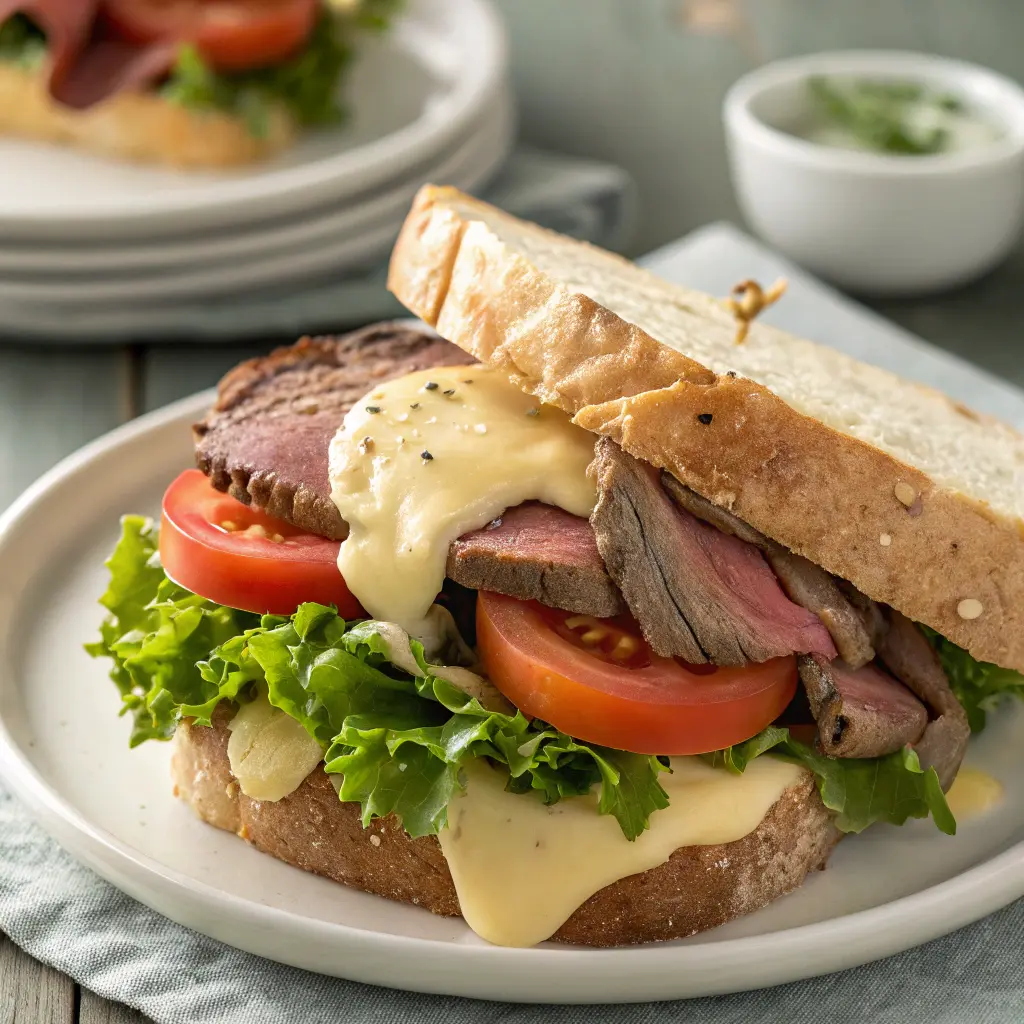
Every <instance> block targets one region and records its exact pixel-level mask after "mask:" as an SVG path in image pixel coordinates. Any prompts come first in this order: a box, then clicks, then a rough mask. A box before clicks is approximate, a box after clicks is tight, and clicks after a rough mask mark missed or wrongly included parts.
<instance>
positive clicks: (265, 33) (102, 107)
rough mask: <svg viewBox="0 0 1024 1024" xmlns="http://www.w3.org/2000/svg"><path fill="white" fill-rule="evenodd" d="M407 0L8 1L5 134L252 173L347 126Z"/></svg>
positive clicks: (2, 14)
mask: <svg viewBox="0 0 1024 1024" xmlns="http://www.w3.org/2000/svg"><path fill="white" fill-rule="evenodd" d="M396 7H397V0H216V2H214V3H203V2H199V0H188V2H177V3H165V2H160V0H0V134H6V135H16V136H21V137H24V138H30V139H41V140H44V141H49V142H60V143H67V144H71V145H74V146H78V147H82V148H84V149H88V150H92V151H94V152H97V153H101V154H104V155H106V156H113V157H117V158H122V159H126V160H134V161H140V162H145V163H157V164H166V165H170V166H173V167H179V168H193V169H199V168H221V167H232V166H239V165H243V164H248V163H251V162H253V161H255V160H258V159H261V158H263V157H267V156H270V155H271V154H274V153H277V152H279V151H281V150H282V149H284V148H286V147H287V146H288V145H289V144H291V143H292V142H293V141H294V140H295V138H296V136H297V135H298V134H299V133H300V132H301V131H303V130H305V129H309V128H312V127H317V126H321V125H325V124H330V123H334V122H337V121H338V120H340V119H341V118H342V116H343V108H342V107H341V106H340V105H339V100H338V90H339V87H340V83H341V81H342V78H343V77H344V75H345V73H346V72H347V70H348V69H349V67H350V66H351V64H352V62H353V59H354V57H355V51H356V46H357V45H358V42H359V38H360V36H361V35H363V34H365V32H366V31H374V30H380V29H382V28H384V27H385V26H386V25H387V23H388V20H389V19H390V17H391V16H392V14H393V12H394V10H395V8H396Z"/></svg>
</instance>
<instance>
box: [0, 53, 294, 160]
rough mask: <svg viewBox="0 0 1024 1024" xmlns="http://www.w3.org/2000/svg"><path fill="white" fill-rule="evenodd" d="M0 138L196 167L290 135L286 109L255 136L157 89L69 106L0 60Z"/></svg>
mask: <svg viewBox="0 0 1024 1024" xmlns="http://www.w3.org/2000/svg"><path fill="white" fill-rule="evenodd" d="M0 135H18V136H22V137H24V138H28V139H39V140H41V141H46V142H58V143H64V144H68V145H74V146H77V147H80V148H82V149H87V150H91V151H92V152H94V153H101V154H103V155H105V156H112V157H117V158H118V159H122V160H133V161H138V162H140V163H159V164H166V165H168V166H171V167H180V168H183V169H192V170H199V169H202V168H210V169H213V168H222V167H235V166H239V165H242V164H249V163H252V162H254V161H256V160H260V159H262V158H264V157H266V156H270V155H271V154H273V153H276V152H278V151H279V150H281V149H283V148H284V147H285V146H287V145H288V144H289V143H290V142H291V141H292V139H293V138H294V136H295V126H294V124H293V123H292V119H291V118H290V117H289V115H288V114H287V112H286V111H284V110H283V109H281V110H277V111H275V112H274V113H273V115H272V116H271V118H270V124H269V126H268V130H267V133H266V135H265V136H263V137H260V138H257V137H256V136H254V135H253V134H252V132H251V131H250V130H249V129H248V127H247V126H246V125H245V123H244V122H243V121H241V120H239V119H238V118H234V117H229V116H228V115H227V114H222V113H218V112H216V111H196V110H186V109H185V108H184V107H181V106H179V105H178V104H175V103H170V102H169V101H167V100H165V99H163V98H161V97H160V96H159V95H158V94H157V93H155V92H123V93H120V94H118V95H117V96H114V97H112V98H111V99H109V100H106V101H104V102H103V103H100V104H98V105H97V106H95V107H92V108H90V109H88V110H70V109H68V108H66V107H62V106H61V105H60V104H58V103H55V102H54V101H53V100H52V99H51V98H50V96H49V94H48V93H47V91H46V82H45V76H44V75H43V73H42V72H41V71H39V70H35V71H32V70H27V69H25V68H20V67H18V66H17V65H16V64H13V63H5V62H0Z"/></svg>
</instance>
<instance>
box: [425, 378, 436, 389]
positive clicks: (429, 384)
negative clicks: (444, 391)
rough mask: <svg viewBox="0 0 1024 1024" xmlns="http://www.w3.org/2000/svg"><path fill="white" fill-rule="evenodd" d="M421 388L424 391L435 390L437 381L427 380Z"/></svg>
mask: <svg viewBox="0 0 1024 1024" xmlns="http://www.w3.org/2000/svg"><path fill="white" fill-rule="evenodd" d="M423 390H424V391H436V390H437V382H436V381H433V380H428V381H427V383H426V384H424V385H423Z"/></svg>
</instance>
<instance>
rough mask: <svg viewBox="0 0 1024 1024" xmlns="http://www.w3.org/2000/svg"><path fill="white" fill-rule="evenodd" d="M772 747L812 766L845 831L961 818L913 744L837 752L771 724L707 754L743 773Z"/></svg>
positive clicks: (946, 825)
mask: <svg viewBox="0 0 1024 1024" xmlns="http://www.w3.org/2000/svg"><path fill="white" fill-rule="evenodd" d="M769 751H771V752H772V753H773V754H774V755H775V756H776V757H782V758H785V759H786V760H787V761H792V762H794V763H796V764H800V765H803V767H805V768H808V769H809V770H810V771H811V773H812V774H813V775H814V777H815V778H816V779H817V783H818V792H819V793H820V794H821V800H822V803H824V805H825V806H826V807H827V808H828V809H829V810H831V811H835V812H836V827H837V828H838V829H839V830H840V831H841V832H862V831H863V830H864V829H866V828H867V827H868V825H872V824H874V823H875V822H876V821H886V822H889V823H890V824H892V825H902V824H903V823H904V822H905V821H906V820H907V819H908V818H927V817H928V815H929V814H930V815H931V816H932V820H933V821H934V822H935V825H936V827H937V828H938V829H939V830H940V831H941V832H945V833H946V834H947V835H955V833H956V821H955V820H954V818H953V814H952V812H951V811H950V809H949V805H948V804H947V803H946V797H945V795H944V794H943V792H942V787H941V786H940V785H939V777H938V775H936V774H935V769H934V768H929V769H928V770H927V771H924V770H923V769H922V768H921V763H920V761H919V760H918V757H917V754H916V752H915V751H914V750H913V749H912V748H911V747H904V748H903V749H902V750H897V751H896V752H895V753H893V754H889V755H887V756H886V757H871V758H832V757H826V756H825V755H824V754H819V753H818V752H817V751H816V750H814V749H813V748H812V747H809V746H807V745H806V744H804V743H800V742H798V741H797V740H795V739H793V738H792V736H790V734H789V730H788V729H783V728H780V727H778V726H769V727H768V728H767V729H765V730H764V731H763V732H761V733H758V735H757V736H755V737H753V738H752V739H749V740H747V741H746V742H745V743H740V744H737V745H736V746H733V747H729V748H728V749H726V750H719V751H716V752H715V753H714V754H711V755H708V760H709V761H710V762H711V763H712V764H714V765H717V766H720V767H723V768H725V769H727V770H728V771H731V772H736V773H740V772H742V771H743V770H744V769H745V768H746V766H747V765H748V764H749V763H750V762H751V761H752V760H753V759H754V758H755V757H759V756H760V755H762V754H765V753H768V752H769Z"/></svg>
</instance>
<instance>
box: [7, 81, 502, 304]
mask: <svg viewBox="0 0 1024 1024" xmlns="http://www.w3.org/2000/svg"><path fill="white" fill-rule="evenodd" d="M514 131H515V112H514V100H513V97H512V95H511V90H510V89H508V88H506V89H503V90H501V91H500V92H499V93H498V95H497V96H496V97H495V98H494V101H493V103H492V104H491V105H489V106H488V107H487V109H486V110H485V111H484V113H483V115H482V117H481V118H480V120H479V122H475V123H473V124H472V125H471V126H470V131H469V133H468V134H467V136H466V137H465V139H459V140H457V142H455V143H453V145H452V147H451V148H449V149H448V150H446V151H445V152H443V153H440V154H438V155H437V158H436V160H435V161H433V162H432V163H431V164H428V165H426V166H424V167H421V168H418V169H417V171H416V172H415V174H413V175H411V176H409V177H407V178H405V179H401V180H397V181H395V182H394V183H388V184H387V187H386V188H384V189H383V190H382V191H381V192H379V193H374V194H372V195H369V196H367V197H365V198H360V199H358V200H357V201H355V202H352V201H349V200H343V201H342V202H341V203H335V204H331V205H330V206H326V207H323V208H321V209H317V210H315V211H312V212H309V213H306V214H304V215H303V216H301V217H296V216H289V217H285V218H282V219H280V220H273V221H267V222H262V221H261V222H259V223H257V224H253V225H245V226H241V227H240V228H238V229H237V230H227V231H225V230H218V231H213V232H198V231H197V232H192V233H190V234H189V235H188V236H187V237H183V238H180V239H179V238H168V239H164V240H161V241H140V242H136V243H124V242H121V243H118V242H114V243H113V244H111V245H105V246H100V245H96V244H93V243H85V244H79V245H73V244H67V243H60V244H46V245H40V244H38V243H36V244H32V243H25V244H21V245H18V244H17V243H10V242H9V243H7V244H0V275H3V276H2V278H0V293H2V295H3V297H5V298H10V299H12V300H14V301H20V302H51V301H57V302H74V301H76V297H77V296H79V295H80V296H82V297H84V298H85V300H86V301H90V302H92V301H96V300H97V298H98V297H99V295H102V296H103V298H104V299H106V300H110V299H113V298H119V296H118V295H116V294H113V295H112V294H108V293H106V292H103V291H102V286H104V285H116V284H118V283H121V284H123V285H125V286H126V287H130V283H129V282H130V281H131V280H132V279H136V280H138V281H140V282H145V280H146V277H147V275H153V274H155V273H159V274H160V275H164V274H167V273H168V272H170V271H172V270H176V269H185V268H188V269H194V268H196V267H198V266H201V265H207V264H216V263H220V262H222V261H225V260H232V261H234V260H238V261H240V262H245V263H250V262H252V261H254V260H257V259H266V258H267V257H270V256H275V257H284V256H285V254H286V253H288V252H294V251H295V250H299V249H309V248H311V247H316V246H323V245H324V244H325V243H328V242H330V243H333V244H335V245H337V244H338V243H339V242H344V241H350V242H355V241H358V240H359V239H360V236H363V235H366V234H367V232H368V231H371V230H375V229H380V228H382V227H384V226H385V225H389V226H391V227H392V229H393V231H394V233H395V234H397V233H398V228H399V227H400V226H401V223H402V220H403V219H404V217H405V215H406V213H408V210H409V204H410V203H411V201H412V198H413V196H414V195H415V194H416V190H417V189H418V188H419V187H420V185H421V184H422V183H423V182H425V181H431V182H436V183H440V184H451V185H456V186H458V187H459V188H462V189H469V190H471V189H474V188H477V187H478V186H480V185H481V184H482V183H483V182H485V181H486V179H487V177H488V176H489V175H490V173H492V172H493V171H494V170H496V169H497V167H498V166H499V165H500V163H501V162H503V160H504V158H505V157H506V156H507V155H508V152H509V149H510V147H511V143H512V140H513V137H514ZM335 269H341V264H335ZM113 279H116V281H115V280H113ZM87 282H88V283H87ZM97 284H99V285H100V286H101V291H99V292H97V291H96V289H95V287H94V286H95V285H97ZM36 286H43V287H42V289H41V290H39V291H36V290H35V287H36Z"/></svg>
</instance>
